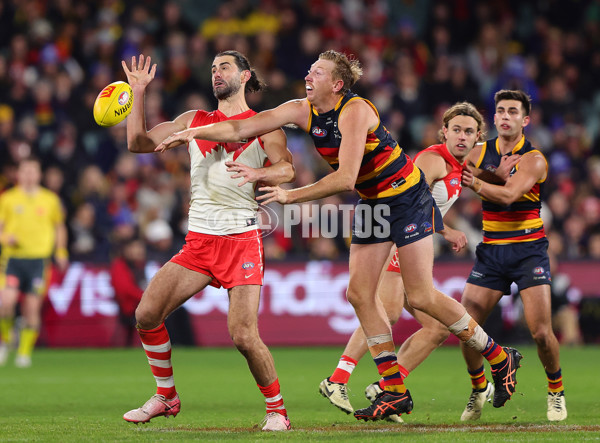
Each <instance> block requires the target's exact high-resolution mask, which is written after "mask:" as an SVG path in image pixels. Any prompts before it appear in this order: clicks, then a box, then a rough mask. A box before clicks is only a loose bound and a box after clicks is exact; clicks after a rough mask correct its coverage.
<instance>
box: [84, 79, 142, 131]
mask: <svg viewBox="0 0 600 443" xmlns="http://www.w3.org/2000/svg"><path fill="white" fill-rule="evenodd" d="M132 105H133V91H132V90H131V86H129V83H125V82H114V83H111V84H110V85H108V86H107V87H105V88H104V89H103V90H102V91H100V94H98V97H96V101H95V102H94V120H96V123H98V124H99V125H100V126H114V125H116V124H117V123H120V122H122V121H123V120H124V119H125V117H127V116H128V115H129V113H130V112H131V107H132Z"/></svg>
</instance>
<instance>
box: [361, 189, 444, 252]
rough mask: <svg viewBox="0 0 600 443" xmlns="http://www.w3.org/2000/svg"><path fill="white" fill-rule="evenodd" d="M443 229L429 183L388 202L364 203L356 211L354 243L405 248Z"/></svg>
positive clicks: (367, 201) (382, 199)
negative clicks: (388, 243)
mask: <svg viewBox="0 0 600 443" xmlns="http://www.w3.org/2000/svg"><path fill="white" fill-rule="evenodd" d="M442 229H444V224H443V222H442V214H441V213H440V210H439V209H438V207H437V205H436V204H435V201H434V199H433V197H432V195H431V192H430V191H429V186H428V185H427V182H426V181H425V180H424V179H423V180H421V184H419V185H416V186H414V187H413V189H409V190H408V191H406V192H404V193H402V194H400V195H397V196H394V197H388V198H381V199H373V200H369V199H361V200H359V201H358V204H357V205H356V208H355V210H354V220H353V224H352V243H355V244H371V243H383V242H388V241H393V242H394V243H395V244H396V246H397V247H401V246H405V245H408V244H410V243H413V242H416V241H417V240H421V239H422V238H425V237H428V236H430V235H432V234H433V233H434V232H437V231H441V230H442Z"/></svg>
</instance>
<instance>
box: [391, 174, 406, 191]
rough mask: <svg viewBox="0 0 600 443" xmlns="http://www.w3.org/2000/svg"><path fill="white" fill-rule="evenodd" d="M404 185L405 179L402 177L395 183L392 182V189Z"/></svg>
mask: <svg viewBox="0 0 600 443" xmlns="http://www.w3.org/2000/svg"><path fill="white" fill-rule="evenodd" d="M404 183H406V179H405V178H404V177H402V178H401V179H400V180H396V181H395V182H392V188H393V189H396V188H398V187H400V186H402V185H403V184H404Z"/></svg>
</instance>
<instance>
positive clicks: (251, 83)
mask: <svg viewBox="0 0 600 443" xmlns="http://www.w3.org/2000/svg"><path fill="white" fill-rule="evenodd" d="M225 55H229V56H231V57H233V58H234V60H235V65H236V66H237V67H238V69H239V70H240V71H250V79H249V80H248V81H247V82H246V87H245V89H244V91H245V92H258V91H262V90H264V89H265V87H266V86H267V85H266V84H265V82H263V81H262V80H261V79H260V78H259V77H258V75H257V74H256V71H255V70H254V68H252V67H251V66H250V62H249V61H248V59H247V58H246V56H245V55H244V54H242V53H241V52H238V51H233V50H231V51H222V52H219V53H218V54H217V55H215V58H216V57H223V56H225Z"/></svg>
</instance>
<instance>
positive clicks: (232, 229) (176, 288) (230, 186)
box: [122, 51, 295, 431]
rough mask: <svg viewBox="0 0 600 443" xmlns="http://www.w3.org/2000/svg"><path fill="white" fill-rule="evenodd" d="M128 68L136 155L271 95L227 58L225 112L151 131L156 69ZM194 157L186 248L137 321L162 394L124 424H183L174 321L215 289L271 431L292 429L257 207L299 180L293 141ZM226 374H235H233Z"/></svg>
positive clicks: (193, 152)
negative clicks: (270, 191)
mask: <svg viewBox="0 0 600 443" xmlns="http://www.w3.org/2000/svg"><path fill="white" fill-rule="evenodd" d="M122 65H123V69H124V70H125V73H126V75H127V80H128V82H129V84H130V85H131V87H132V89H133V93H134V97H135V99H134V102H133V109H132V111H131V114H130V115H129V116H128V118H127V144H128V148H129V150H130V151H131V152H136V153H151V152H154V148H155V147H156V145H157V144H158V143H160V142H161V141H162V140H163V139H164V138H165V137H167V136H168V135H170V134H172V133H173V132H175V131H181V130H184V129H188V128H191V127H194V126H199V125H206V124H208V123H214V122H218V121H224V120H228V119H245V118H248V117H250V116H252V115H254V114H255V112H254V111H252V110H251V109H250V108H249V107H248V104H247V103H246V98H245V93H246V92H254V91H259V90H261V89H262V88H263V86H264V84H263V83H262V82H261V81H260V80H259V79H258V77H257V76H256V73H255V72H254V70H253V69H252V68H251V67H250V64H249V62H248V60H247V59H246V57H245V56H244V55H242V54H241V53H239V52H237V51H225V52H221V53H219V54H217V56H216V57H215V59H214V62H213V65H212V86H213V92H214V95H215V97H216V98H217V100H218V108H217V110H215V111H212V112H208V111H203V110H192V111H188V112H185V113H183V114H181V115H180V116H178V117H177V118H175V119H174V120H173V121H170V122H166V123H161V124H159V125H157V126H155V127H154V128H152V129H150V130H147V129H146V121H145V113H144V94H145V91H146V88H147V87H148V84H149V83H150V82H151V81H152V79H153V78H154V75H155V73H156V65H152V63H151V60H150V57H144V56H143V55H140V56H139V58H136V57H132V60H131V68H129V67H128V66H127V63H126V62H125V61H123V62H122ZM188 151H189V154H190V165H191V166H190V174H191V202H190V210H189V232H188V235H187V237H186V242H185V245H184V246H183V248H182V249H181V251H179V253H178V254H176V255H175V256H174V257H173V258H172V259H171V260H170V261H169V262H168V263H166V264H165V265H164V266H163V267H162V268H161V269H160V270H159V271H158V272H157V274H156V275H155V276H154V278H153V279H152V281H151V282H150V284H149V285H148V288H147V289H146V290H145V291H144V294H143V296H142V299H141V301H140V304H139V305H138V307H137V309H136V313H135V315H136V321H137V328H138V332H139V335H140V338H141V341H142V344H143V347H144V350H145V352H146V355H147V357H148V362H149V364H150V368H151V370H152V374H153V375H154V377H155V379H156V384H157V392H156V394H155V395H154V396H152V398H150V400H148V401H147V402H146V403H145V404H144V405H143V406H142V407H140V408H138V409H133V410H131V411H129V412H127V413H126V414H125V415H124V416H123V418H124V419H125V420H127V421H129V422H133V423H140V422H148V421H149V420H150V419H152V418H154V417H157V416H169V415H173V416H175V415H177V413H178V412H179V410H180V407H181V402H180V400H179V396H178V394H177V391H176V389H175V382H174V379H173V368H172V365H171V344H170V340H169V334H168V332H167V330H166V328H165V325H164V320H165V318H166V317H167V316H168V315H169V314H170V313H171V312H173V310H175V309H176V308H177V307H179V306H181V305H182V304H183V303H184V302H185V301H186V300H188V299H189V298H190V297H192V296H193V295H194V294H197V293H198V292H200V291H201V290H203V289H204V288H205V287H206V286H208V285H212V286H216V287H224V288H226V289H227V290H228V295H229V312H228V318H227V324H228V328H229V334H230V336H231V338H232V340H233V343H234V344H235V346H236V347H237V349H238V350H239V351H240V352H241V353H242V355H243V356H244V357H245V358H246V360H247V363H248V367H249V368H250V372H251V373H252V375H253V376H254V379H255V380H256V383H257V385H258V387H259V389H260V391H261V392H262V394H263V395H264V397H265V402H266V411H267V415H266V418H265V424H264V427H263V428H262V429H263V430H265V431H283V430H289V429H290V421H289V419H288V417H287V411H286V409H285V406H284V403H283V398H282V396H281V392H280V388H279V380H278V377H277V372H276V371H275V364H274V361H273V357H272V355H271V353H270V351H269V349H268V348H267V347H266V345H265V344H264V343H263V341H262V340H261V338H260V336H259V333H258V324H257V323H258V321H257V317H258V306H259V300H260V290H261V285H262V284H263V276H264V271H263V265H264V263H263V256H264V254H263V246H262V237H261V231H260V229H259V227H258V224H257V218H258V217H257V215H258V214H257V210H258V204H257V203H256V201H255V199H254V189H255V185H256V183H257V182H260V183H269V184H271V185H277V184H280V183H285V182H291V181H293V180H294V178H295V171H294V168H293V165H292V155H291V153H290V152H289V150H288V149H287V141H286V137H285V134H284V132H283V131H282V130H281V129H277V130H274V131H272V132H269V133H267V134H264V135H261V136H260V137H252V138H250V139H248V140H243V141H242V142H240V143H218V142H208V141H204V140H194V141H192V142H190V143H189V144H188ZM268 163H270V165H268V166H267V164H268ZM223 371H225V372H227V367H224V368H223Z"/></svg>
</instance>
